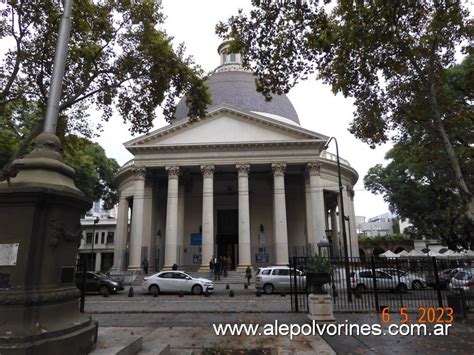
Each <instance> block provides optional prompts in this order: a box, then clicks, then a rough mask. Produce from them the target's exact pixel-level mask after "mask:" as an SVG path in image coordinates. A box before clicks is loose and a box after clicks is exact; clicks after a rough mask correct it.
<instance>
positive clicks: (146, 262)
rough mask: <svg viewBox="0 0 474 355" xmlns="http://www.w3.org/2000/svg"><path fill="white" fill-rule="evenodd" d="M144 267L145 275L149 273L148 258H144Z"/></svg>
mask: <svg viewBox="0 0 474 355" xmlns="http://www.w3.org/2000/svg"><path fill="white" fill-rule="evenodd" d="M142 267H143V272H144V273H145V275H147V274H148V260H147V258H144V259H143V261H142Z"/></svg>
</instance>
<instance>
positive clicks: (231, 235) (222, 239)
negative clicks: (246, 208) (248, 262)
mask: <svg viewBox="0 0 474 355" xmlns="http://www.w3.org/2000/svg"><path fill="white" fill-rule="evenodd" d="M216 243H217V256H218V257H220V256H225V257H226V258H231V264H232V266H231V269H235V267H236V264H237V261H238V260H237V257H238V255H237V251H238V247H239V210H218V211H217V235H216Z"/></svg>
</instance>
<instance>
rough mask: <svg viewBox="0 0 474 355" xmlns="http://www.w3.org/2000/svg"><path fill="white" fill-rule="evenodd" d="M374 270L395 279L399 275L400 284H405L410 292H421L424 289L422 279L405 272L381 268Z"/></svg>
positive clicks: (423, 280) (424, 281) (424, 285)
mask: <svg viewBox="0 0 474 355" xmlns="http://www.w3.org/2000/svg"><path fill="white" fill-rule="evenodd" d="M376 270H380V271H384V272H386V273H387V274H390V275H391V276H394V277H395V278H397V273H398V275H400V282H402V280H403V282H406V284H407V286H408V288H410V289H412V290H421V289H422V288H424V287H426V280H425V279H424V278H423V277H420V276H418V275H415V274H412V273H409V272H407V271H404V270H397V269H393V268H392V269H390V268H381V269H376Z"/></svg>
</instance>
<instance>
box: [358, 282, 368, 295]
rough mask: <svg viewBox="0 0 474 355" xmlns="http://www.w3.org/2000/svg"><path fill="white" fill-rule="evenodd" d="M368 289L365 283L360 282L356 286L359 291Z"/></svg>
mask: <svg viewBox="0 0 474 355" xmlns="http://www.w3.org/2000/svg"><path fill="white" fill-rule="evenodd" d="M366 290H367V287H365V285H364V284H358V285H357V287H356V288H355V292H357V293H364V292H365V291H366Z"/></svg>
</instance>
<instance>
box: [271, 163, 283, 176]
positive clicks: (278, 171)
mask: <svg viewBox="0 0 474 355" xmlns="http://www.w3.org/2000/svg"><path fill="white" fill-rule="evenodd" d="M272 170H273V175H274V176H285V171H286V163H276V164H272Z"/></svg>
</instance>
